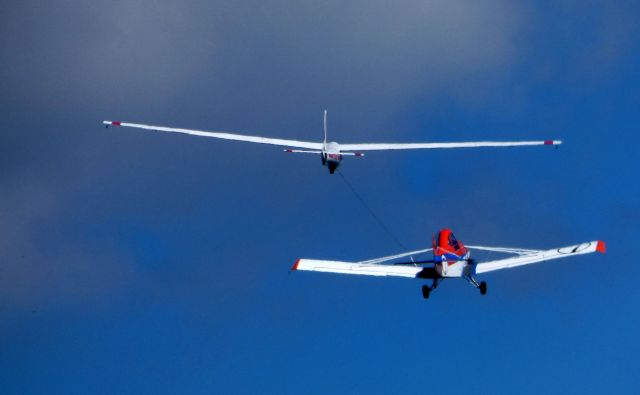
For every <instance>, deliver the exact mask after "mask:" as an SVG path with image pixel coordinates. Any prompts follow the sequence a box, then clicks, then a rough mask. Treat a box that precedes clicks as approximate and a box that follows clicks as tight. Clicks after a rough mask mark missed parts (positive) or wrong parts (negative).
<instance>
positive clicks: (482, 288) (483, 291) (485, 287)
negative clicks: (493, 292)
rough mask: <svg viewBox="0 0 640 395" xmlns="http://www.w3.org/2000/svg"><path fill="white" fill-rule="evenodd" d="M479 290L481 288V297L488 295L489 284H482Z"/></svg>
mask: <svg viewBox="0 0 640 395" xmlns="http://www.w3.org/2000/svg"><path fill="white" fill-rule="evenodd" d="M478 288H480V295H486V294H487V283H485V282H484V281H483V282H481V283H480V286H479V287H478Z"/></svg>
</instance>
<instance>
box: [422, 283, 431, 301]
mask: <svg viewBox="0 0 640 395" xmlns="http://www.w3.org/2000/svg"><path fill="white" fill-rule="evenodd" d="M430 292H431V288H429V287H428V286H426V285H423V286H422V297H424V298H425V299H429V293H430Z"/></svg>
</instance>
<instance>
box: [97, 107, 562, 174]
mask: <svg viewBox="0 0 640 395" xmlns="http://www.w3.org/2000/svg"><path fill="white" fill-rule="evenodd" d="M323 120H324V122H323V123H324V140H323V141H322V142H313V141H299V140H286V139H277V138H268V137H258V136H248V135H243V134H236V133H229V132H207V131H202V130H192V129H180V128H172V127H166V126H152V125H144V124H138V123H128V122H120V121H102V123H103V124H104V125H105V126H106V127H109V126H122V127H129V128H137V129H146V130H152V131H156V132H169V133H182V134H190V135H194V136H203V137H213V138H217V139H223V140H233V141H245V142H250V143H258V144H270V145H277V146H281V147H288V148H286V149H285V150H284V151H285V152H289V153H300V154H314V155H319V156H320V158H321V160H322V164H323V165H324V166H327V167H328V168H329V173H331V174H333V173H334V172H335V171H336V169H337V168H338V166H340V162H342V159H343V157H345V156H356V157H362V156H364V152H365V151H386V150H407V149H437V148H479V147H518V146H529V145H551V146H556V148H557V146H558V145H560V144H562V141H560V140H541V141H475V142H459V143H361V144H338V143H337V142H335V141H328V140H327V111H326V110H325V111H324V117H323Z"/></svg>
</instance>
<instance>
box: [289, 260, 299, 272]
mask: <svg viewBox="0 0 640 395" xmlns="http://www.w3.org/2000/svg"><path fill="white" fill-rule="evenodd" d="M299 263H300V259H298V260H297V261H296V263H294V264H293V266H292V267H291V271H294V270H298V264H299Z"/></svg>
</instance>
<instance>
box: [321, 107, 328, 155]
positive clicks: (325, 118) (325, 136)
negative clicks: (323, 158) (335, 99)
mask: <svg viewBox="0 0 640 395" xmlns="http://www.w3.org/2000/svg"><path fill="white" fill-rule="evenodd" d="M323 124H324V141H323V142H322V144H323V146H324V148H325V149H326V148H327V110H324V115H323Z"/></svg>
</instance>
